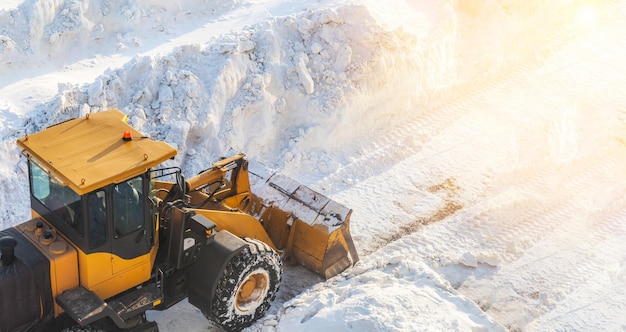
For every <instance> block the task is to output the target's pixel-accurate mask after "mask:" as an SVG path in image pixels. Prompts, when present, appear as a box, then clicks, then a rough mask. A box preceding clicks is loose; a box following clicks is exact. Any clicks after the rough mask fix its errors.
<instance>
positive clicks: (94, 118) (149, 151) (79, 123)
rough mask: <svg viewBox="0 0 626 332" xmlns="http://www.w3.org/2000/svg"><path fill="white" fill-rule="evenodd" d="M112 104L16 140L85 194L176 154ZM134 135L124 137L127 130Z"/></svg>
mask: <svg viewBox="0 0 626 332" xmlns="http://www.w3.org/2000/svg"><path fill="white" fill-rule="evenodd" d="M125 119H126V115H124V113H122V112H120V111H119V110H116V109H113V110H108V111H103V112H99V113H94V114H89V115H87V116H85V117H82V118H76V119H72V120H69V121H66V122H62V123H60V124H57V125H54V126H51V127H48V128H46V129H44V130H42V131H40V132H38V133H36V134H33V135H29V136H26V137H22V138H20V139H18V140H17V145H18V146H19V147H20V148H22V149H23V150H24V151H25V152H27V153H28V155H29V156H30V158H33V159H35V160H37V161H38V162H39V163H41V164H42V166H43V167H46V168H47V169H48V170H49V171H50V172H51V173H52V174H53V175H54V176H56V177H58V178H59V179H60V180H61V181H63V182H64V183H65V184H66V185H68V186H70V187H71V188H72V189H73V190H74V191H76V192H77V193H78V194H80V195H82V194H85V193H88V192H90V191H92V190H95V189H98V188H101V187H103V186H105V185H107V184H110V183H118V182H121V181H124V180H126V179H128V178H131V177H134V176H137V175H139V174H142V173H144V172H146V171H147V170H148V169H149V168H151V167H154V166H156V165H158V164H160V163H162V162H163V161H165V160H167V159H170V158H172V157H174V156H175V155H176V149H174V148H173V147H172V146H170V145H169V144H167V143H165V142H160V141H154V140H152V139H150V138H148V137H146V136H144V135H143V134H141V133H140V132H138V131H137V130H135V129H134V128H132V127H131V126H129V125H128V124H126V122H125ZM126 130H128V131H130V133H131V135H132V139H131V140H128V141H125V140H123V139H122V137H123V134H124V131H126Z"/></svg>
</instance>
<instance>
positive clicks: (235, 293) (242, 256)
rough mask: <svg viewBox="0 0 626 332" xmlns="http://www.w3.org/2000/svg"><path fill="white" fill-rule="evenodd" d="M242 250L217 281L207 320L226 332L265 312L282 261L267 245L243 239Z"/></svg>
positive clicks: (279, 274) (274, 291)
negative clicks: (245, 243)
mask: <svg viewBox="0 0 626 332" xmlns="http://www.w3.org/2000/svg"><path fill="white" fill-rule="evenodd" d="M244 240H245V241H246V242H248V246H247V247H245V248H244V249H242V250H241V251H240V252H239V254H237V255H236V256H235V257H234V258H233V259H232V260H231V261H230V262H228V264H227V265H226V268H225V269H224V273H223V274H222V276H221V277H220V279H219V280H218V282H217V288H216V290H215V296H214V297H213V303H212V310H211V312H210V313H209V314H208V315H207V313H205V315H206V316H207V318H208V319H210V320H212V321H214V322H216V323H218V324H219V325H221V326H222V327H223V328H224V329H226V330H229V331H239V330H241V329H243V328H246V327H248V326H250V325H251V324H252V323H254V322H255V321H256V320H257V319H259V318H261V317H262V316H263V315H264V314H265V312H266V311H267V309H269V307H270V305H271V303H272V301H273V300H274V297H276V292H277V291H278V287H279V284H280V279H281V275H282V262H281V259H280V256H278V254H277V253H276V252H275V251H274V250H273V249H272V248H270V247H269V246H268V245H267V244H265V243H263V242H261V241H258V240H253V239H244Z"/></svg>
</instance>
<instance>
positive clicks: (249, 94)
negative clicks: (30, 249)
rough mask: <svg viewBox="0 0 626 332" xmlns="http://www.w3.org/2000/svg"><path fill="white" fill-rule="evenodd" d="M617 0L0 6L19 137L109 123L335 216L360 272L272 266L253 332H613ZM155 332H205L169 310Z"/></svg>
mask: <svg viewBox="0 0 626 332" xmlns="http://www.w3.org/2000/svg"><path fill="white" fill-rule="evenodd" d="M625 19H626V2H625V1H618V0H605V1H599V0H596V1H591V0H588V1H585V0H558V1H556V0H555V1H540V0H508V1H507V0H490V1H480V2H478V1H472V0H455V1H452V0H450V1H438V0H421V1H418V0H392V1H385V2H380V1H375V0H361V1H357V0H353V1H348V0H345V1H330V0H317V1H302V0H283V1H279V0H268V1H260V0H248V1H244V0H239V1H238V0H229V1H206V0H176V1H169V2H167V3H166V4H164V3H162V2H161V1H151V0H137V1H130V0H108V1H105V0H90V1H89V0H54V1H47V0H26V1H17V0H12V1H3V2H2V4H1V5H0V62H1V63H2V66H0V119H1V125H0V135H1V137H2V139H3V141H2V144H1V145H0V155H1V157H0V159H1V160H2V162H1V164H0V183H1V184H2V186H3V188H5V190H3V191H2V192H0V216H1V218H0V223H1V224H0V226H2V228H4V227H8V226H11V225H14V224H17V223H19V222H21V221H24V220H26V219H27V218H29V207H28V205H27V202H28V199H27V197H28V193H27V188H26V187H25V183H26V182H25V179H26V174H25V172H24V161H23V160H21V159H20V158H19V157H18V156H19V151H17V149H16V147H15V144H14V142H15V139H16V138H17V137H19V136H22V135H24V134H25V133H31V132H34V131H36V130H39V129H41V128H43V127H45V126H47V125H50V124H52V123H55V122H58V121H61V120H64V119H67V118H69V117H75V116H79V115H82V114H84V113H86V112H95V111H98V110H101V109H106V108H112V107H116V108H119V109H121V110H123V111H124V112H126V113H127V114H129V116H130V119H131V123H132V124H133V125H135V126H136V127H137V128H138V129H140V130H141V131H143V132H144V133H146V134H149V135H150V136H152V137H153V138H157V139H162V140H165V141H168V142H169V143H171V144H172V145H174V146H176V147H177V148H178V149H179V150H180V153H179V157H177V158H178V159H177V160H176V161H175V163H177V164H178V165H180V166H181V167H182V168H183V170H184V172H185V173H186V174H195V173H196V172H198V171H199V170H201V169H204V168H206V166H207V165H208V163H209V162H210V161H212V160H215V159H216V158H218V157H219V156H221V155H222V154H224V153H225V152H227V151H228V150H229V149H231V148H232V149H234V150H238V151H242V152H245V153H246V154H248V155H249V156H250V157H252V158H255V159H257V160H259V161H261V162H263V163H265V164H267V165H270V166H272V167H275V168H278V169H280V170H281V171H282V172H284V173H286V174H287V175H290V176H292V177H294V178H295V179H297V180H299V181H301V182H302V183H304V184H306V185H309V186H311V187H313V188H314V189H317V190H319V191H321V192H324V193H325V194H327V195H329V196H330V197H332V198H333V199H335V200H337V201H339V202H341V203H343V204H344V205H346V206H349V207H351V208H352V209H354V213H353V215H352V225H351V226H352V234H353V237H354V239H355V244H356V246H357V249H358V251H359V254H360V256H361V261H360V262H359V263H358V264H357V265H356V266H355V267H354V268H351V269H349V270H347V271H346V272H344V273H343V274H342V275H340V276H337V277H335V278H332V279H330V280H327V281H323V280H320V279H319V278H318V277H317V276H315V275H312V274H311V273H309V272H308V271H305V270H303V269H301V268H297V267H293V268H290V269H288V270H287V271H286V275H285V278H284V284H283V286H282V289H281V292H280V293H279V296H278V299H277V301H276V303H275V304H274V305H273V306H272V308H271V309H270V311H269V312H268V315H267V316H266V317H265V318H264V319H262V320H261V321H259V322H258V323H257V324H255V325H254V326H252V327H251V328H250V330H251V331H256V330H262V331H272V330H278V331H319V330H323V329H327V330H329V331H330V330H332V331H348V330H356V331H416V330H446V331H448V330H461V331H466V330H489V331H491V330H513V331H515V330H529V331H535V330H559V331H572V330H576V331H625V330H626V315H625V314H624V313H625V312H626V287H625V286H626V244H625V243H624V239H625V238H626V223H625V222H624V221H623V220H624V219H626V198H624V197H625V194H626V181H625V180H624V179H625V176H624V174H626V173H625V172H624V170H625V169H626V146H625V145H626V123H625V120H626V119H625V118H624V115H625V114H624V113H625V112H626V107H625V106H624V105H626V93H624V86H625V84H626V61H625V60H624V59H626V43H624V42H623V40H624V37H623V31H626V20H625ZM150 317H151V318H152V319H155V320H156V321H157V322H158V323H159V326H160V329H161V331H180V330H188V331H204V330H207V329H209V330H217V328H216V327H214V326H212V325H211V324H210V323H208V322H207V321H206V319H204V317H203V316H202V314H201V313H200V312H199V311H198V310H197V309H195V308H193V307H192V306H191V305H189V304H188V303H186V302H183V303H181V304H179V305H176V306H175V307H173V308H170V309H169V310H168V311H166V312H150Z"/></svg>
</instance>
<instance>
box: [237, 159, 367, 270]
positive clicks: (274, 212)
mask: <svg viewBox="0 0 626 332" xmlns="http://www.w3.org/2000/svg"><path fill="white" fill-rule="evenodd" d="M249 178H250V187H251V191H252V193H253V199H252V204H251V210H250V211H249V213H250V214H252V215H253V216H255V217H256V218H257V219H258V220H260V221H261V223H262V225H263V227H264V228H265V230H266V231H267V233H268V234H269V236H270V238H271V240H272V241H273V242H274V244H275V245H276V247H277V248H278V249H283V250H284V251H285V254H286V257H287V259H288V260H289V261H291V262H295V263H299V264H302V265H303V266H305V267H307V268H308V269H310V270H312V271H314V272H316V273H318V274H320V275H321V276H323V277H325V278H331V277H333V276H335V275H337V274H339V273H341V272H342V271H343V270H345V269H346V268H348V267H350V266H352V265H353V264H354V263H356V262H357V261H358V260H359V257H358V255H357V252H356V248H355V247H354V243H353V242H352V236H351V235H350V214H351V213H352V210H351V209H348V208H346V207H345V206H343V205H341V204H339V203H337V202H335V201H333V200H331V199H330V198H328V197H326V196H324V195H322V194H320V193H318V192H316V191H314V190H312V189H310V188H309V187H306V186H304V185H301V184H300V183H298V182H296V181H295V180H293V179H291V178H289V177H287V176H285V175H282V174H279V173H275V172H272V171H271V170H269V169H268V168H267V167H265V166H264V165H262V164H260V163H258V162H255V161H253V160H249Z"/></svg>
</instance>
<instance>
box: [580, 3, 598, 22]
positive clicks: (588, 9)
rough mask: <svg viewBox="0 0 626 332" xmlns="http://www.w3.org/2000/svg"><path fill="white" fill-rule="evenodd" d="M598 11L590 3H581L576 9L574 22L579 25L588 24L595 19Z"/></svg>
mask: <svg viewBox="0 0 626 332" xmlns="http://www.w3.org/2000/svg"><path fill="white" fill-rule="evenodd" d="M597 16H598V13H597V11H596V9H595V8H594V7H593V6H592V5H590V4H586V5H582V6H580V7H578V9H577V10H576V24H578V25H580V26H583V27H584V26H589V25H592V24H594V23H596V21H597V19H598V18H597Z"/></svg>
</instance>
